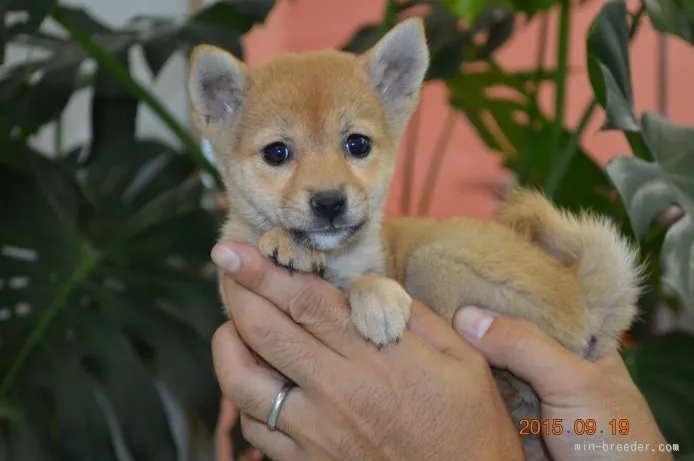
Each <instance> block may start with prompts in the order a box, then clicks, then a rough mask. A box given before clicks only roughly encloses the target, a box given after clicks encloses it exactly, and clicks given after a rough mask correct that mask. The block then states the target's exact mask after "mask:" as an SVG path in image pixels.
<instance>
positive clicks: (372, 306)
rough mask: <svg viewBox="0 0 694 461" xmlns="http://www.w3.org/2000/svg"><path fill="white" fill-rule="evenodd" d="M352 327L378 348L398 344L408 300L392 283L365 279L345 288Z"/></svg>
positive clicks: (372, 278)
mask: <svg viewBox="0 0 694 461" xmlns="http://www.w3.org/2000/svg"><path fill="white" fill-rule="evenodd" d="M345 294H346V295H347V299H348V301H349V304H350V307H351V318H352V324H353V325H354V327H355V328H356V330H357V331H358V332H359V334H361V335H362V336H363V337H364V339H366V340H367V341H371V342H372V343H374V344H375V345H376V346H378V347H383V346H387V345H390V344H393V343H396V342H398V341H399V340H400V337H401V336H402V334H403V332H404V331H405V328H407V321H408V320H409V318H410V308H411V305H412V298H411V297H410V295H408V294H407V292H406V291H405V289H404V288H403V287H402V286H401V285H400V284H399V283H398V282H396V281H395V280H393V279H389V278H387V277H382V276H379V275H365V276H362V277H359V278H358V279H356V280H354V281H352V282H351V283H350V284H349V285H347V287H346V288H345Z"/></svg>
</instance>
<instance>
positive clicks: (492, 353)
mask: <svg viewBox="0 0 694 461" xmlns="http://www.w3.org/2000/svg"><path fill="white" fill-rule="evenodd" d="M453 327H454V328H455V330H456V331H457V332H458V333H459V334H460V335H461V336H463V337H464V338H465V339H466V340H468V341H469V342H470V344H471V345H472V346H473V347H475V348H477V349H478V350H479V351H480V352H482V353H483V354H484V356H485V357H486V358H487V360H488V361H489V362H490V363H491V364H492V365H494V366H495V367H498V368H503V369H506V370H508V371H510V372H511V373H512V374H514V375H515V376H516V377H518V378H520V379H522V380H523V381H526V382H527V383H528V384H530V385H531V386H532V387H533V388H534V389H535V391H536V392H537V393H538V394H539V395H540V397H541V398H546V397H548V396H550V395H553V394H556V393H560V392H562V391H563V390H564V389H566V387H567V385H569V384H572V381H574V379H575V377H577V376H583V371H584V370H585V369H586V367H589V366H590V365H591V364H590V363H589V362H587V361H585V360H583V359H582V358H580V357H578V356H576V355H574V354H572V353H571V352H570V351H568V350H567V349H565V348H564V347H562V346H561V345H560V344H559V343H557V342H556V341H554V340H553V339H552V338H550V337H549V336H547V335H545V334H544V333H542V332H541V331H540V329H539V328H538V327H537V326H536V325H534V324H533V323H530V322H527V321H524V320H518V319H512V318H509V317H504V316H500V315H496V314H494V313H492V312H489V311H486V310H484V309H479V308H477V307H465V308H462V309H460V310H459V311H458V312H457V313H456V315H455V317H454V319H453Z"/></svg>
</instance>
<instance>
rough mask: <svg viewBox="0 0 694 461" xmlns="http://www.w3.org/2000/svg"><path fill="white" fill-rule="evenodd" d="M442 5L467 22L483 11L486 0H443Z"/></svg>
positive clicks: (473, 19)
mask: <svg viewBox="0 0 694 461" xmlns="http://www.w3.org/2000/svg"><path fill="white" fill-rule="evenodd" d="M443 3H444V5H446V7H447V8H448V9H449V10H451V12H452V13H453V14H455V15H456V16H458V17H459V18H461V19H464V20H465V21H468V22H474V21H475V20H476V19H477V17H478V16H479V15H480V13H482V11H484V9H485V8H486V7H487V4H488V3H489V1H488V0H443Z"/></svg>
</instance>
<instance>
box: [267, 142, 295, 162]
mask: <svg viewBox="0 0 694 461" xmlns="http://www.w3.org/2000/svg"><path fill="white" fill-rule="evenodd" d="M291 156H292V152H291V151H290V150H289V147H288V146H287V145H286V144H285V143H283V142H273V143H272V144H268V145H267V146H265V147H264V148H263V159H264V160H265V161H266V162H267V163H268V164H269V165H272V166H279V165H281V164H283V163H284V162H286V161H287V160H289V159H290V158H291Z"/></svg>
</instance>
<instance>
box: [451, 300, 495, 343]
mask: <svg viewBox="0 0 694 461" xmlns="http://www.w3.org/2000/svg"><path fill="white" fill-rule="evenodd" d="M493 321H494V317H493V316H492V315H490V314H489V313H488V312H486V311H484V310H482V309H480V308H479V307H474V306H466V307H462V308H460V309H458V312H456V314H455V317H453V328H454V329H455V331H457V332H458V333H459V334H461V335H463V336H468V337H472V338H475V339H480V338H482V336H484V334H485V333H486V332H487V330H489V327H490V326H491V324H492V322H493Z"/></svg>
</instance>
